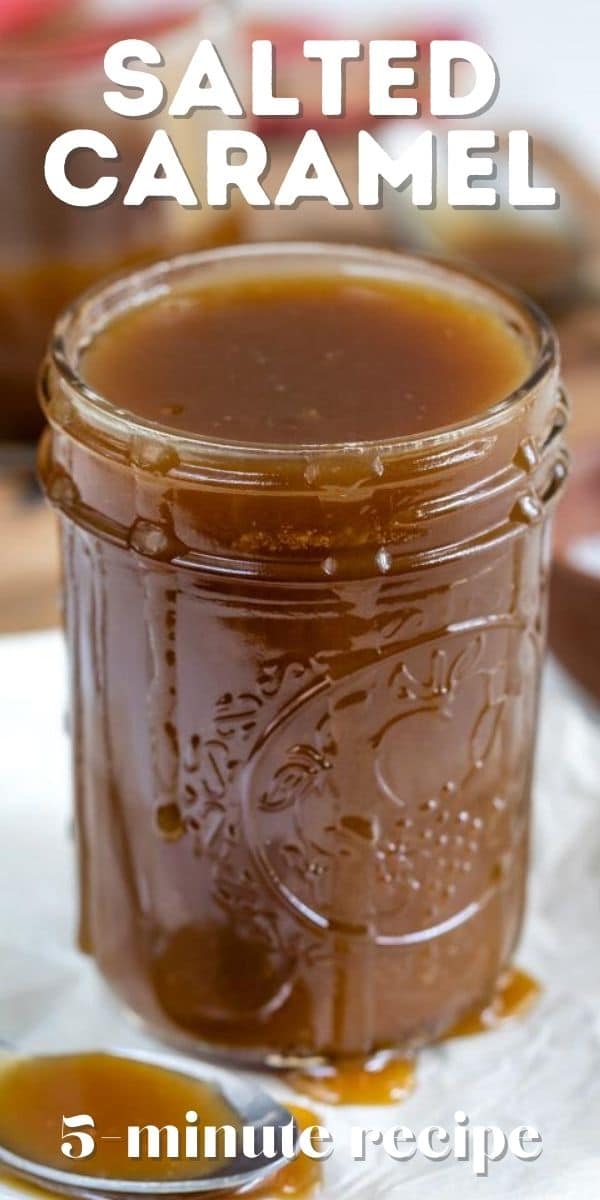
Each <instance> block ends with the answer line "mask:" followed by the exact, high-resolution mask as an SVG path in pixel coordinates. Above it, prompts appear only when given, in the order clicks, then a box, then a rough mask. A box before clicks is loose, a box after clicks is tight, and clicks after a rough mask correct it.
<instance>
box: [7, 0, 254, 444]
mask: <svg viewBox="0 0 600 1200" xmlns="http://www.w3.org/2000/svg"><path fill="white" fill-rule="evenodd" d="M143 9H144V11H143V12H142V13H141V15H140V5H138V6H137V14H136V9H135V8H133V9H132V8H131V5H130V11H129V13H128V15H127V16H126V17H121V19H119V14H118V13H116V14H115V15H114V16H113V20H112V21H111V19H110V5H109V6H108V9H107V10H106V11H103V13H102V19H101V20H100V19H99V17H98V9H97V8H96V7H95V6H94V5H93V4H83V5H81V4H78V5H77V14H76V18H74V17H73V15H72V13H69V10H67V13H66V15H64V16H63V17H62V19H61V18H59V17H56V19H55V21H53V22H51V23H50V24H49V25H48V27H47V28H46V27H44V26H43V25H41V22H40V21H39V20H38V25H39V26H40V27H39V28H38V29H37V30H36V31H34V33H32V34H31V35H28V36H27V37H26V36H25V35H24V34H22V35H21V36H20V37H19V38H17V37H15V38H14V39H9V38H6V39H5V41H4V43H3V45H2V47H1V48H0V156H1V159H2V175H1V177H0V211H1V212H2V222H1V224H0V392H1V394H2V400H1V402H0V440H10V441H21V440H28V439H31V438H32V437H35V436H37V434H38V433H39V432H40V429H41V421H40V413H39V407H38V405H37V402H36V395H35V378H36V373H37V368H38V365H39V361H40V358H41V357H42V355H43V353H44V349H45V346H46V343H47V340H48V336H49V334H50V331H51V328H52V323H53V321H54V320H55V318H56V317H57V315H58V313H59V312H60V311H61V309H62V308H63V307H64V306H65V304H66V303H68V302H69V301H70V300H72V299H73V298H74V297H75V296H76V295H77V294H78V293H79V292H80V291H81V290H82V289H84V288H85V287H88V286H89V285H90V284H92V283H94V282H95V281H97V280H98V279H100V278H101V277H102V276H104V275H107V274H110V273H114V272H115V271H117V270H121V269H123V268H124V267H126V266H133V265H135V264H137V263H143V262H151V261H153V260H154V259H158V258H161V257H163V256H164V255H166V254H175V253H179V252H181V251H182V250H188V249H200V248H203V247H206V246H214V245H221V244H223V243H226V242H230V241H235V240H236V239H237V219H236V216H235V213H232V212H230V211H228V212H217V211H216V210H214V209H210V208H207V207H206V206H204V207H202V208H201V209H198V210H189V209H186V210H184V209H181V208H180V207H179V206H178V205H177V204H174V203H173V204H169V203H165V202H164V201H161V200H155V201H149V202H148V203H146V204H145V205H144V206H143V207H142V208H133V209H132V208H129V209H128V208H124V207H123V205H122V203H121V201H120V198H115V199H114V200H112V201H111V202H110V203H108V204H105V205H103V206H101V207H99V208H97V209H86V210H85V211H83V210H81V209H79V208H72V207H69V206H68V205H66V204H63V203H62V202H61V201H59V200H57V199H56V198H55V197H54V196H52V194H51V193H50V191H49V190H48V188H47V187H46V184H45V182H44V159H45V155H46V151H47V149H48V147H49V146H50V144H51V142H52V141H53V140H54V139H55V138H56V137H58V136H59V135H60V134H61V133H63V132H65V130H68V129H73V128H90V129H99V130H101V131H102V132H104V133H106V134H107V135H108V136H109V137H110V138H111V139H112V140H113V142H114V143H115V145H116V146H117V147H118V149H119V152H120V161H119V162H118V163H117V164H111V173H115V174H117V175H118V176H119V178H120V179H121V180H122V181H123V183H124V184H127V183H129V182H130V180H131V176H132V175H133V173H134V171H135V169H136V167H137V166H138V164H139V161H140V159H141V156H142V154H143V151H144V149H145V146H146V145H147V143H148V141H149V139H150V136H151V134H152V132H153V130H154V128H156V127H157V125H159V124H160V125H162V126H163V127H165V126H166V127H168V128H169V132H170V133H171V135H172V136H173V139H174V140H175V142H176V144H180V142H181V140H182V139H184V138H186V139H189V140H190V142H191V143H192V144H193V145H194V158H193V162H197V165H198V174H199V175H200V163H201V159H202V145H203V137H204V134H205V129H206V127H208V126H209V125H210V126H214V125H215V124H218V119H219V114H215V113H210V114H209V113H205V114H204V115H203V114H201V113H196V114H194V116H193V117H192V118H190V120H188V121H177V122H176V121H174V120H171V121H169V119H168V117H167V116H166V114H165V113H162V114H161V115H159V116H158V117H152V118H151V117H149V118H144V119H142V120H131V119H127V118H125V117H119V116H116V115H115V114H114V113H112V112H111V111H110V110H109V109H108V108H107V107H106V106H105V105H104V102H103V99H102V96H103V92H104V90H105V87H106V78H105V76H104V74H103V58H104V53H105V51H106V49H107V48H108V46H109V45H110V44H111V42H112V41H116V40H118V39H120V38H123V37H131V36H135V37H147V38H148V39H149V40H150V41H152V40H154V41H155V42H156V44H157V45H159V46H160V49H161V51H162V53H163V57H164V58H165V61H166V68H165V69H164V70H163V78H164V79H165V81H166V82H167V83H168V80H169V78H170V77H172V78H173V80H174V81H178V79H179V77H180V76H181V74H182V72H183V69H184V67H185V66H186V65H187V62H188V61H189V59H190V57H191V55H192V52H193V50H194V48H195V46H196V44H197V42H198V40H199V38H200V37H205V36H207V37H211V38H213V40H215V41H216V43H217V45H218V46H219V49H220V51H221V53H223V55H224V57H225V59H226V60H227V61H228V62H229V63H230V64H231V69H233V63H232V61H231V55H230V54H228V51H229V50H230V42H231V36H232V29H231V24H230V10H229V4H227V3H223V2H220V3H216V4H215V3H211V4H210V5H208V4H203V5H198V4H197V3H193V4H192V3H191V2H190V0H186V2H184V3H182V4H181V5H178V6H177V9H176V10H174V9H173V8H172V7H171V8H166V12H165V9H163V11H162V13H161V12H160V11H158V12H157V13H155V15H154V16H151V17H149V16H148V12H147V6H145V5H144V6H143ZM223 120H224V118H223ZM188 157H189V156H188ZM193 162H192V166H193ZM97 173H98V167H97V161H96V160H95V159H94V157H93V156H92V155H88V154H86V153H85V152H84V153H82V154H81V155H74V156H73V158H72V162H71V166H70V174H71V178H72V179H73V181H74V182H77V183H79V184H80V185H82V186H85V185H86V184H87V183H88V182H93V180H94V179H95V178H96V177H97ZM197 190H198V191H199V194H200V195H201V194H202V189H201V188H197Z"/></svg>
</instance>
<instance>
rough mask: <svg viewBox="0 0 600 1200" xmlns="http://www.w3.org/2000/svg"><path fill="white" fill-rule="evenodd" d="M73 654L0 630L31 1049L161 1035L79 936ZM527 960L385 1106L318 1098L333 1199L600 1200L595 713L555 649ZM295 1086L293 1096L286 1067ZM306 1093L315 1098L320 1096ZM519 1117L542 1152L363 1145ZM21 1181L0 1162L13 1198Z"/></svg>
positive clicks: (25, 1026) (18, 1025)
mask: <svg viewBox="0 0 600 1200" xmlns="http://www.w3.org/2000/svg"><path fill="white" fill-rule="evenodd" d="M65 690H66V689H65V667H64V658H63V649H62V641H61V638H60V635H59V634H58V633H46V634H32V635H26V636H21V637H14V638H13V637H11V638H3V639H2V638H0V1039H9V1040H12V1041H13V1042H14V1043H15V1044H17V1045H18V1047H19V1048H20V1049H24V1050H28V1049H31V1050H55V1051H56V1050H61V1049H72V1048H76V1047H96V1046H102V1047H108V1046H111V1045H112V1046H114V1045H120V1046H124V1045H128V1046H132V1047H133V1046H144V1045H151V1044H152V1043H151V1042H150V1040H149V1039H148V1037H147V1036H146V1035H145V1034H142V1033H141V1032H140V1031H139V1030H138V1029H137V1027H135V1026H132V1025H131V1024H130V1022H129V1020H128V1018H127V1017H125V1016H124V1014H123V1013H122V1011H121V1010H120V1009H119V1007H118V1005H117V1004H116V1003H115V1002H114V1001H113V999H112V997H111V996H110V995H109V993H108V992H107V990H106V989H105V987H104V986H103V985H102V983H101V982H100V981H99V980H98V978H97V977H96V974H95V971H94V968H93V965H92V964H91V963H90V962H89V961H88V960H86V959H85V958H84V957H83V956H81V955H80V954H79V953H78V952H77V950H76V949H75V947H74V944H73V928H74V909H75V888H74V872H73V860H72V841H71V839H70V824H71V814H70V785H69V753H68V740H67V737H66V734H65V730H64V711H65ZM518 958H519V962H520V963H521V964H522V965H523V966H524V967H525V968H526V969H527V970H528V971H530V972H532V973H533V974H535V975H536V976H537V977H538V978H539V979H540V981H541V982H542V983H543V985H544V994H543V997H542V1000H541V1002H540V1003H539V1005H538V1007H537V1008H536V1009H535V1011H534V1012H532V1013H531V1014H530V1016H528V1017H527V1018H525V1019H524V1020H522V1021H521V1022H516V1023H514V1024H512V1025H511V1026H510V1027H506V1028H505V1029H503V1030H502V1031H500V1032H496V1033H493V1034H486V1035H483V1036H481V1037H474V1038H467V1039H463V1040H458V1041H451V1042H448V1043H446V1044H445V1045H441V1046H439V1047H435V1048H433V1049H430V1050H427V1051H425V1052H423V1053H422V1055H421V1056H420V1060H419V1067H418V1084H417V1088H416V1091H415V1093H414V1094H413V1095H412V1096H411V1097H409V1098H408V1099H407V1100H406V1101H405V1102H404V1103H403V1104H401V1105H397V1106H391V1107H386V1108H369V1109H362V1110H361V1109H357V1108H347V1109H339V1108H338V1109H334V1108H330V1109H328V1108H326V1107H325V1106H318V1108H319V1111H320V1112H321V1113H322V1114H323V1123H324V1124H325V1125H327V1127H328V1128H329V1129H330V1130H331V1132H332V1134H333V1135H334V1139H335V1151H334V1154H333V1156H332V1158H331V1159H330V1160H329V1161H328V1162H327V1163H326V1164H325V1168H324V1171H325V1183H324V1191H323V1193H322V1194H323V1195H325V1196H326V1197H330V1198H331V1200H338V1198H339V1200H362V1198H363V1197H364V1198H365V1200H366V1198H367V1197H368V1200H394V1198H395V1197H399V1198H400V1200H404V1198H405V1197H406V1200H429V1198H431V1200H434V1198H435V1200H470V1198H471V1197H478V1198H481V1200H505V1198H508V1197H510V1198H511V1200H516V1198H519V1200H520V1198H521V1197H523V1198H524V1200H554V1198H556V1200H600V714H599V712H598V710H596V709H594V708H592V707H591V706H589V705H587V704H586V703H585V702H584V701H583V699H582V698H581V697H580V695H579V694H578V693H577V692H576V691H575V689H574V688H572V687H571V685H570V684H569V683H568V682H567V681H566V680H565V678H564V676H562V674H560V673H559V672H558V670H557V668H555V667H554V666H553V665H552V664H550V666H549V668H548V669H547V672H546V679H545V685H544V695H543V712H542V733H541V744H540V747H539V754H538V769H537V773H536V783H535V821H534V839H533V852H532V876H531V886H530V900H529V908H528V916H527V922H526V927H525V934H524V937H523V940H522V943H521V946H520V949H519V956H518ZM268 1083H269V1086H271V1087H272V1088H273V1089H274V1090H276V1091H277V1092H278V1093H279V1094H280V1095H281V1097H282V1098H284V1099H285V1098H287V1099H290V1100H291V1099H292V1098H294V1099H296V1101H297V1102H300V1100H299V1098H298V1097H297V1096H296V1097H292V1095H291V1093H289V1092H287V1091H286V1089H285V1088H284V1087H283V1086H282V1085H281V1084H278V1083H275V1084H274V1083H273V1080H272V1078H271V1079H269V1080H268ZM311 1107H315V1106H314V1105H311ZM457 1110H462V1111H464V1112H466V1113H467V1114H468V1115H469V1118H470V1122H471V1125H473V1124H476V1123H482V1124H485V1123H489V1124H495V1125H499V1126H500V1127H501V1128H503V1129H504V1130H505V1131H506V1132H508V1131H509V1130H511V1129H512V1128H514V1127H515V1126H517V1125H522V1124H528V1125H534V1126H536V1127H537V1128H539V1130H540V1131H541V1133H542V1136H543V1146H544V1149H543V1153H542V1155H541V1157H540V1158H539V1159H538V1160H537V1161H536V1162H530V1163H523V1162H519V1161H518V1160H516V1159H514V1158H513V1157H512V1156H510V1155H507V1156H505V1158H504V1159H502V1161H499V1162H496V1163H492V1164H491V1166H490V1170H489V1174H488V1176H487V1177H485V1178H475V1177H474V1175H473V1173H472V1170H471V1167H470V1165H469V1164H468V1163H463V1162H456V1161H455V1160H454V1159H453V1158H450V1159H448V1160H446V1161H444V1162H440V1163H432V1162H429V1161H427V1160H426V1159H425V1158H423V1157H422V1156H420V1155H417V1156H415V1158H413V1159H412V1160H411V1161H409V1162H405V1163H401V1162H394V1161H392V1160H391V1159H389V1158H388V1157H387V1156H386V1154H385V1152H384V1151H382V1149H381V1148H380V1147H372V1148H370V1149H369V1150H368V1153H367V1158H366V1161H365V1162H354V1161H353V1160H352V1158H351V1156H350V1153H349V1150H348V1147H349V1130H350V1128H351V1126H353V1125H365V1126H367V1127H369V1128H375V1129H387V1128H389V1127H391V1126H394V1125H397V1124H404V1125H407V1126H409V1127H410V1128H411V1129H412V1130H414V1131H415V1132H416V1131H418V1130H420V1129H422V1128H423V1127H424V1126H427V1125H430V1124H439V1125H442V1126H444V1127H446V1128H448V1129H449V1130H452V1129H453V1126H454V1113H455V1112H456V1111H457ZM13 1196H14V1197H15V1198H16V1197H17V1196H20V1197H21V1200H22V1196H23V1193H22V1192H20V1191H17V1190H14V1189H13V1188H12V1186H11V1184H10V1182H9V1180H8V1179H7V1178H6V1177H2V1176H1V1175H0V1197H2V1198H3V1200H4V1198H5V1197H6V1198H7V1200H9V1198H12V1197H13Z"/></svg>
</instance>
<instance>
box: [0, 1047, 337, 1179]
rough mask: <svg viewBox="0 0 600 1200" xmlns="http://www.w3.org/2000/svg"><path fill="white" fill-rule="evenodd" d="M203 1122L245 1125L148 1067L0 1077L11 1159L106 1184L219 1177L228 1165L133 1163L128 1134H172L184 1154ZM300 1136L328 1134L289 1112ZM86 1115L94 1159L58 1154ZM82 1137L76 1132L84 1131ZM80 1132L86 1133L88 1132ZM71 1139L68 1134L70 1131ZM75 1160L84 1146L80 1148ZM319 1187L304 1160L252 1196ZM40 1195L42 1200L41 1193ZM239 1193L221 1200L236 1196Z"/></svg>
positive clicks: (20, 1065)
mask: <svg viewBox="0 0 600 1200" xmlns="http://www.w3.org/2000/svg"><path fill="white" fill-rule="evenodd" d="M190 1110H193V1111H194V1112H196V1113H197V1114H198V1122H197V1125H198V1130H199V1134H200V1145H201V1144H202V1143H201V1130H202V1127H203V1126H204V1125H215V1126H217V1127H218V1126H221V1125H223V1124H226V1125H232V1126H233V1127H234V1128H236V1129H239V1127H240V1122H239V1118H238V1117H237V1115H236V1114H235V1112H234V1111H233V1110H232V1109H231V1108H230V1107H229V1105H228V1104H227V1103H226V1101H225V1100H224V1099H223V1097H222V1096H221V1095H220V1093H219V1092H218V1091H215V1090H214V1089H213V1088H211V1087H210V1086H209V1085H208V1084H206V1083H204V1082H201V1081H198V1080H194V1079H192V1078H190V1077H189V1076H186V1075H182V1074H179V1073H178V1072H176V1071H172V1070H166V1069H164V1068H160V1067H157V1066H155V1065H154V1064H150V1063H143V1062H139V1061H135V1060H134V1059H128V1058H119V1057H117V1056H113V1055H109V1054H100V1053H89V1054H74V1055H55V1056H49V1057H45V1058H30V1059H16V1060H14V1061H13V1062H8V1061H7V1062H6V1063H5V1064H4V1065H3V1066H2V1067H1V1068H0V1142H1V1143H2V1146H3V1147H5V1148H6V1149H9V1150H11V1151H12V1152H13V1153H14V1154H17V1155H20V1156H22V1157H24V1158H26V1159H29V1160H34V1161H35V1162H38V1163H41V1164H43V1165H44V1166H46V1167H52V1168H56V1169H58V1170H61V1171H67V1172H72V1173H74V1174H82V1175H87V1176H91V1177H95V1178H101V1179H124V1180H128V1179H131V1180H146V1181H153V1182H163V1181H166V1180H188V1179H190V1178H195V1177H200V1176H202V1175H204V1174H205V1173H207V1172H209V1171H210V1172H214V1171H215V1170H219V1169H220V1168H221V1167H223V1166H224V1165H225V1161H226V1160H225V1159H224V1158H217V1159H214V1158H213V1159H207V1158H204V1157H203V1156H201V1155H200V1156H199V1157H198V1158H197V1159H194V1160H193V1161H192V1160H189V1159H186V1157H185V1156H184V1154H183V1153H182V1154H181V1155H180V1157H178V1158H169V1157H167V1155H166V1152H165V1150H166V1142H165V1141H163V1143H162V1153H161V1157H160V1158H159V1159H149V1158H147V1157H142V1158H140V1159H139V1160H136V1159H132V1158H130V1157H129V1156H128V1154H127V1128H128V1126H131V1125H135V1126H138V1125H139V1126H145V1125H148V1124H151V1125H156V1126H158V1127H159V1128H160V1127H162V1126H165V1125H174V1126H175V1127H176V1128H177V1129H178V1130H179V1131H180V1134H181V1143H180V1144H181V1146H182V1147H183V1146H184V1140H183V1138H184V1132H185V1129H186V1120H185V1116H186V1113H187V1112H189V1111H190ZM289 1111H290V1112H291V1113H292V1115H293V1116H294V1117H295V1119H296V1122H297V1125H298V1128H299V1129H301V1130H302V1129H305V1128H308V1127H310V1126H312V1125H320V1124H323V1121H322V1119H321V1118H320V1117H318V1116H317V1115H316V1114H315V1113H313V1112H311V1111H310V1110H308V1109H306V1108H303V1107H301V1106H298V1105H292V1106H291V1107H290V1110H289ZM76 1114H89V1115H91V1116H93V1118H94V1121H95V1130H94V1137H95V1140H96V1147H97V1148H96V1150H95V1152H94V1154H93V1155H91V1156H90V1157H86V1158H85V1159H80V1158H72V1159H70V1158H68V1157H66V1156H65V1155H64V1154H63V1153H61V1149H60V1147H61V1143H62V1141H63V1130H62V1118H63V1115H64V1116H75V1115H76ZM78 1128H79V1126H78ZM81 1128H82V1129H83V1125H81ZM64 1133H65V1135H67V1134H68V1131H67V1130H65V1131H64ZM73 1145H74V1147H75V1150H76V1151H77V1149H78V1143H77V1139H73ZM320 1178H321V1167H320V1164H319V1163H318V1162H317V1161H315V1160H314V1159H311V1158H308V1157H307V1156H305V1155H303V1154H300V1155H298V1157H297V1158H295V1159H294V1160H293V1161H292V1162H289V1163H286V1164H285V1165H284V1166H282V1167H281V1168H279V1170H277V1171H276V1172H274V1173H271V1174H270V1175H269V1177H268V1179H266V1180H265V1182H264V1183H259V1184H257V1185H255V1186H254V1187H253V1188H252V1189H251V1194H252V1195H253V1196H256V1197H274V1196H277V1197H281V1200H283V1198H284V1197H286V1196H290V1197H291V1196H298V1197H302V1198H305V1197H306V1198H308V1197H309V1196H310V1195H312V1193H313V1191H314V1189H315V1187H316V1186H317V1184H318V1182H319V1180H320ZM35 1194H40V1195H41V1194H42V1193H38V1192H37V1191H36V1193H35ZM234 1194H239V1193H233V1192H226V1193H224V1192H219V1195H221V1196H224V1197H225V1198H226V1197H228V1196H233V1195H234Z"/></svg>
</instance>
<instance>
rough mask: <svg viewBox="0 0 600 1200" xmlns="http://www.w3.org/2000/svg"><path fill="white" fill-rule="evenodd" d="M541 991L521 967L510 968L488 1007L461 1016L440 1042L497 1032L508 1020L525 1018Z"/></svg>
mask: <svg viewBox="0 0 600 1200" xmlns="http://www.w3.org/2000/svg"><path fill="white" fill-rule="evenodd" d="M541 991H542V989H541V986H540V984H539V983H538V982H537V980H535V979H533V978H532V976H531V975H528V974H527V972H526V971H522V970H521V969H520V967H509V968H508V970H507V971H504V972H503V974H502V975H501V976H500V978H499V980H498V984H497V986H496V991H495V992H494V995H493V996H492V999H491V1000H490V1002H489V1004H487V1005H485V1007H484V1008H478V1009H475V1010H474V1012H471V1013H467V1015H466V1016H465V1017H461V1019H460V1021H457V1022H456V1025H452V1027H451V1028H450V1029H449V1030H447V1032H446V1033H445V1034H444V1035H443V1038H441V1039H440V1040H441V1041H446V1040H447V1039H448V1038H457V1037H471V1036H472V1035H473V1034H476V1033H489V1032H490V1031H491V1030H494V1029H498V1028H499V1027H500V1026H501V1025H504V1023H505V1022H506V1021H511V1020H512V1019H513V1018H514V1017H522V1016H524V1015H525V1013H527V1012H529V1009H530V1008H531V1007H532V1006H533V1004H534V1003H535V1001H536V1000H537V999H538V997H539V996H540V994H541Z"/></svg>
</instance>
